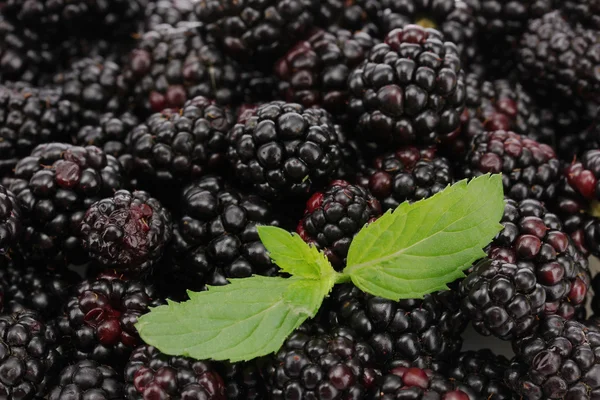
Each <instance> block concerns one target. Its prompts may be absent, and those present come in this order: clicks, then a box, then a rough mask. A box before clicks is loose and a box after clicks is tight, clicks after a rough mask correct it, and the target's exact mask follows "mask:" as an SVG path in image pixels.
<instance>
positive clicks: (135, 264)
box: [80, 190, 172, 274]
mask: <svg viewBox="0 0 600 400" xmlns="http://www.w3.org/2000/svg"><path fill="white" fill-rule="evenodd" d="M80 229H81V233H80V236H81V240H82V241H83V247H84V248H85V249H86V250H87V251H88V253H89V256H90V259H91V260H93V261H95V262H97V263H99V264H101V265H103V266H105V267H110V268H115V269H118V270H122V271H124V272H126V273H131V274H140V273H143V272H146V271H147V270H148V269H149V268H150V267H152V266H153V265H155V264H156V263H158V261H159V260H160V258H161V256H162V253H163V250H164V248H165V247H166V245H167V244H168V243H169V240H170V239H171V234H172V226H171V214H170V213H169V211H168V210H167V209H165V208H164V207H163V206H162V204H160V202H159V201H158V200H156V199H154V198H152V197H150V194H149V193H147V192H142V191H135V192H133V193H131V192H129V191H127V190H119V191H117V192H115V194H114V195H113V196H112V197H109V198H106V199H102V200H100V201H98V202H96V203H94V204H92V206H91V207H90V208H89V209H88V210H87V212H86V213H85V216H84V218H83V221H82V222H81V228H80Z"/></svg>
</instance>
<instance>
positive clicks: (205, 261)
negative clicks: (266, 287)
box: [169, 176, 280, 290]
mask: <svg viewBox="0 0 600 400" xmlns="http://www.w3.org/2000/svg"><path fill="white" fill-rule="evenodd" d="M180 209H181V217H180V219H179V220H178V221H177V222H176V225H175V227H174V229H173V241H172V244H171V251H172V252H171V254H172V255H173V256H174V258H175V260H176V261H175V262H174V263H173V264H174V265H173V266H172V267H170V268H169V273H170V274H171V275H175V278H180V279H181V281H182V282H185V285H186V286H185V287H186V288H188V289H192V290H200V289H202V287H203V286H204V285H205V284H210V285H225V284H227V278H245V277H249V276H251V275H253V274H258V275H268V276H271V275H275V274H276V273H277V271H278V268H277V266H276V265H275V264H274V263H273V262H272V261H271V259H270V257H269V256H268V254H267V251H266V249H265V247H264V246H263V244H262V242H261V241H260V239H259V237H258V232H257V231H256V225H275V226H279V225H280V221H278V220H277V219H276V218H275V216H274V215H273V214H274V213H273V210H272V207H271V205H270V204H269V203H267V202H265V201H264V200H261V199H260V198H258V197H256V196H246V195H242V194H240V193H239V192H237V191H236V190H234V189H231V188H229V187H227V186H225V185H224V183H223V181H222V180H221V179H220V178H217V177H214V176H206V177H204V178H202V179H200V180H199V181H197V182H195V183H192V184H190V185H188V186H187V187H186V188H185V189H184V190H183V192H182V193H181V201H180ZM172 278H173V277H171V279H172Z"/></svg>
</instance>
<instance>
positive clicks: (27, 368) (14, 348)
mask: <svg viewBox="0 0 600 400" xmlns="http://www.w3.org/2000/svg"><path fill="white" fill-rule="evenodd" d="M56 342H57V332H56V329H55V327H54V326H53V325H52V324H46V323H44V322H43V321H42V319H41V318H40V317H39V316H38V314H36V313H35V312H33V311H30V310H23V311H19V312H16V313H13V314H2V315H0V353H1V354H2V356H1V357H0V394H1V395H2V397H5V398H7V399H17V398H19V399H37V398H42V396H43V395H44V394H45V393H46V391H47V389H49V385H50V384H51V383H52V381H53V379H54V377H55V376H56V374H57V373H58V371H59V368H60V367H61V364H62V356H61V354H60V353H59V352H58V351H57V349H56Z"/></svg>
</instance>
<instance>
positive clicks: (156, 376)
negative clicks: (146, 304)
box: [125, 345, 226, 400]
mask: <svg viewBox="0 0 600 400" xmlns="http://www.w3.org/2000/svg"><path fill="white" fill-rule="evenodd" d="M125 394H126V396H127V398H128V399H131V400H142V399H148V398H155V397H158V398H173V399H206V400H225V399H226V396H225V385H224V383H223V379H222V378H221V376H220V375H219V374H218V373H217V372H216V371H215V368H214V366H213V365H211V364H210V363H209V362H207V361H196V360H193V359H191V358H186V357H177V356H168V355H166V354H162V353H161V352H160V351H159V350H158V349H156V348H155V347H152V346H148V345H141V346H139V347H138V348H136V349H135V350H134V351H133V353H132V354H131V357H130V358H129V361H128V362H127V365H126V366H125Z"/></svg>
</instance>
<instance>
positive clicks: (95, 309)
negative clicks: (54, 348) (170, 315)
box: [58, 273, 162, 367]
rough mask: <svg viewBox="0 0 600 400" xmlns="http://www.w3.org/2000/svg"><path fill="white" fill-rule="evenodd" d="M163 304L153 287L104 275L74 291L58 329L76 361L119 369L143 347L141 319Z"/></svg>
mask: <svg viewBox="0 0 600 400" xmlns="http://www.w3.org/2000/svg"><path fill="white" fill-rule="evenodd" d="M161 304H162V300H160V299H158V298H157V297H156V293H155V289H154V287H153V286H151V285H148V284H145V283H143V282H141V281H138V280H126V279H125V278H124V277H122V276H118V275H116V274H108V273H103V274H101V275H99V276H98V277H97V278H95V279H89V280H86V281H83V282H82V283H80V284H79V285H78V286H77V287H76V288H75V289H74V294H73V295H72V296H71V297H69V299H68V300H67V302H66V304H65V308H64V315H62V316H61V317H60V318H59V320H58V327H59V329H60V332H61V334H62V340H63V341H64V342H65V345H66V346H68V347H70V348H72V352H73V354H72V357H73V358H74V359H78V360H93V361H97V362H99V363H102V364H106V365H109V366H111V367H119V366H122V364H123V363H124V362H125V361H127V358H128V357H129V355H130V354H131V352H132V351H133V349H134V348H135V347H136V346H138V345H139V344H141V340H140V337H139V336H138V333H137V330H136V329H135V324H136V323H137V320H138V317H140V316H141V315H143V314H145V313H147V312H148V311H150V309H149V307H157V306H159V305H161Z"/></svg>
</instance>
